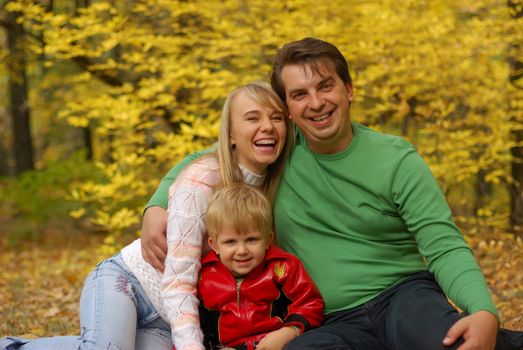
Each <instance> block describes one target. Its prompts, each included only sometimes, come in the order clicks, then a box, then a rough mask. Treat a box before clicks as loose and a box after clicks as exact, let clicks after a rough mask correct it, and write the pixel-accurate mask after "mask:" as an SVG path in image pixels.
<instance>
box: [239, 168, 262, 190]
mask: <svg viewBox="0 0 523 350" xmlns="http://www.w3.org/2000/svg"><path fill="white" fill-rule="evenodd" d="M238 166H239V168H240V170H241V172H242V175H243V182H245V183H246V184H248V185H251V186H261V185H263V182H264V181H265V178H266V177H267V173H265V174H263V175H259V174H255V173H253V172H252V171H250V170H249V169H247V168H246V167H244V166H242V165H240V164H238Z"/></svg>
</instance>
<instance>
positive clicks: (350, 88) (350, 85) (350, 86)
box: [345, 82, 354, 102]
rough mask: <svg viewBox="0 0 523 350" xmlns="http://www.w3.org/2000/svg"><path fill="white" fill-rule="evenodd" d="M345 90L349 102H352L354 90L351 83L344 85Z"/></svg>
mask: <svg viewBox="0 0 523 350" xmlns="http://www.w3.org/2000/svg"><path fill="white" fill-rule="evenodd" d="M345 88H346V89H347V94H348V95H349V101H350V102H352V98H353V97H354V88H353V86H352V82H348V83H347V84H345Z"/></svg>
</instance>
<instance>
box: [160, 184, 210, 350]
mask: <svg viewBox="0 0 523 350" xmlns="http://www.w3.org/2000/svg"><path fill="white" fill-rule="evenodd" d="M203 187H205V186H197V185H196V186H183V185H182V186H180V187H177V188H175V189H174V190H171V191H170V192H171V193H170V195H169V209H168V222H167V258H166V260H165V272H164V275H163V278H162V300H163V307H164V310H165V312H166V314H167V316H168V318H169V323H170V324H171V331H172V339H173V343H174V346H175V348H176V350H187V349H198V350H200V349H205V348H204V346H203V333H202V331H201V329H200V320H199V314H198V299H197V297H196V283H197V281H198V274H199V272H200V266H201V265H200V260H201V255H202V244H203V240H204V238H205V235H206V234H205V232H206V231H205V225H204V222H203V218H204V215H205V212H206V210H207V205H208V193H206V192H207V191H208V188H207V190H206V189H205V188H203Z"/></svg>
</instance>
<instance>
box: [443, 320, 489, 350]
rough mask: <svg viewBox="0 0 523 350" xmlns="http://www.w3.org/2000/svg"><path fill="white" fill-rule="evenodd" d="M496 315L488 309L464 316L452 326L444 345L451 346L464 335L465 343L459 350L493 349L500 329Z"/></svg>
mask: <svg viewBox="0 0 523 350" xmlns="http://www.w3.org/2000/svg"><path fill="white" fill-rule="evenodd" d="M498 325H499V324H498V320H497V318H496V316H494V315H493V314H492V313H490V312H488V311H478V312H475V313H473V314H472V315H469V316H467V317H463V318H462V319H461V320H459V321H458V322H456V323H455V324H454V325H453V326H452V327H450V329H449V331H448V332H447V336H446V337H445V339H443V345H445V346H450V345H452V344H454V342H455V341H456V340H457V339H458V338H459V337H463V339H464V340H465V341H464V343H463V344H462V345H461V346H460V347H459V348H458V349H457V350H472V349H474V350H475V349H478V350H493V349H494V346H495V345H496V335H497V331H498Z"/></svg>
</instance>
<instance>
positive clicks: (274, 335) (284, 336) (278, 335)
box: [256, 327, 298, 350]
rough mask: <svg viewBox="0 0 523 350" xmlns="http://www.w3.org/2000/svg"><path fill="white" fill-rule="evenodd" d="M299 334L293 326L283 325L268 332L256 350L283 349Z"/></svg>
mask: <svg viewBox="0 0 523 350" xmlns="http://www.w3.org/2000/svg"><path fill="white" fill-rule="evenodd" d="M297 336H298V332H297V331H296V329H294V328H293V327H282V328H280V329H278V330H277V331H273V332H270V333H269V334H267V335H266V336H265V337H264V338H263V339H262V340H261V342H259V343H258V345H256V350H282V349H283V348H284V347H285V345H287V343H288V342H290V341H291V340H293V339H294V338H296V337H297Z"/></svg>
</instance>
